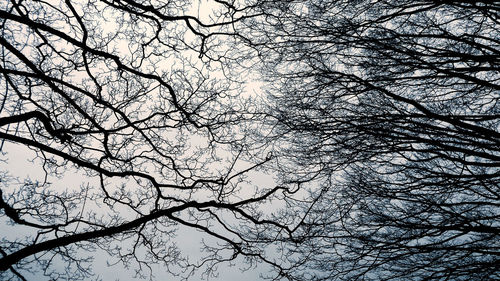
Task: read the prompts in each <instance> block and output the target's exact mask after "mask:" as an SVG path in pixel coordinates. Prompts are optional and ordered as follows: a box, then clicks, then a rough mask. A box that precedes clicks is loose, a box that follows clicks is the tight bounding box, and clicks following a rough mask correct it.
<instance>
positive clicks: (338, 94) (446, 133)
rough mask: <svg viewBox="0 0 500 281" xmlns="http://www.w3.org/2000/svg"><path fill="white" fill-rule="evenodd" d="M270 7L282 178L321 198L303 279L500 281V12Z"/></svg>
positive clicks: (384, 4) (307, 208)
mask: <svg viewBox="0 0 500 281" xmlns="http://www.w3.org/2000/svg"><path fill="white" fill-rule="evenodd" d="M260 8H261V11H262V12H263V13H266V18H265V20H263V21H260V22H257V21H255V22H252V23H250V24H249V26H248V27H247V28H249V29H256V30H257V31H255V32H256V33H257V35H256V36H255V39H254V41H253V42H252V44H253V46H254V48H255V49H256V51H257V52H258V54H259V56H260V57H261V58H262V60H263V62H264V71H265V72H264V74H265V75H266V76H265V77H266V78H267V80H268V81H269V87H268V88H267V89H268V92H269V93H270V95H271V97H270V98H269V110H268V112H269V115H270V117H269V118H268V124H269V126H270V127H271V130H273V132H274V134H273V135H272V137H273V139H274V142H277V143H278V144H281V146H282V147H286V149H282V150H280V152H278V153H280V154H281V156H280V158H281V162H280V164H281V167H280V169H281V170H282V172H281V173H282V174H281V177H282V179H283V182H288V183H290V184H294V185H299V186H304V185H306V183H307V182H310V186H312V187H311V190H312V191H311V194H310V195H309V196H308V198H309V200H308V201H307V203H304V202H301V201H296V198H290V199H289V204H290V206H291V207H290V210H292V213H293V212H295V214H297V212H300V210H302V213H303V214H304V215H305V218H304V221H303V222H302V224H301V227H299V229H301V231H302V234H298V235H299V237H300V238H301V239H302V241H303V243H299V244H293V243H291V244H290V245H289V246H288V247H286V246H285V248H287V249H284V251H289V255H287V256H289V257H291V258H290V259H289V260H288V262H289V263H290V264H291V265H292V266H291V268H292V270H291V271H293V272H294V273H295V277H296V280H490V279H496V278H499V277H500V276H499V275H498V274H499V273H498V272H499V267H498V264H499V254H500V252H499V246H500V244H499V243H498V241H499V234H500V229H499V227H500V225H499V218H500V217H499V216H500V208H499V203H500V201H499V199H500V193H499V192H500V190H499V184H500V170H499V167H500V131H499V128H500V114H499V113H500V107H499V106H498V103H499V101H500V95H499V90H500V85H499V80H500V73H499V70H500V69H499V65H500V64H499V62H500V61H499V59H500V49H499V47H500V41H499V39H500V33H499V32H498V30H499V29H498V27H499V19H500V17H499V16H500V6H498V3H493V2H489V1H485V2H481V1H479V2H477V1H474V2H467V1H456V2H446V3H444V2H440V1H418V2H416V1H375V2H374V1H270V2H266V3H263V4H261V6H260ZM275 146H276V145H275ZM276 155H278V154H276ZM280 158H278V159H280ZM294 170H299V171H301V172H300V173H294V172H293V171H294ZM293 175H297V176H296V177H294V176H293ZM318 186H320V187H321V188H319V187H318ZM292 253H293V254H292ZM283 264H285V265H286V264H287V262H284V263H283ZM293 265H295V266H293Z"/></svg>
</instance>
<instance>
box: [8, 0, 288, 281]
mask: <svg viewBox="0 0 500 281" xmlns="http://www.w3.org/2000/svg"><path fill="white" fill-rule="evenodd" d="M194 4H196V3H195V1H135V0H125V1H107V0H103V1H71V0H66V1H38V0H9V1H3V2H2V3H1V4H0V7H1V9H0V20H1V32H2V36H1V37H0V45H1V64H0V71H1V79H0V82H1V86H0V89H1V96H0V97H1V108H0V128H1V131H0V139H1V147H2V152H8V153H9V154H8V156H9V157H10V159H12V157H16V156H15V155H12V153H10V152H11V151H14V150H15V151H20V150H21V148H24V151H27V152H23V153H26V155H30V156H29V157H32V158H33V166H34V167H39V168H40V170H42V171H43V176H42V178H41V179H40V178H36V177H35V176H33V177H27V178H17V177H15V176H12V175H11V173H9V171H4V172H2V173H1V175H0V182H1V185H2V186H1V189H0V191H1V192H0V217H1V223H2V224H3V225H5V228H4V226H2V228H3V230H2V235H5V236H4V237H2V239H1V240H0V254H1V255H0V276H1V277H0V279H2V280H6V279H8V280H13V279H19V280H25V279H26V278H25V277H24V276H25V275H26V274H35V273H36V272H38V274H43V275H46V276H48V278H51V279H58V278H68V279H71V280H78V279H88V278H90V276H91V275H92V270H91V268H90V263H88V262H89V261H90V259H89V258H86V256H87V255H90V258H92V252H93V251H94V250H96V249H102V250H105V251H107V252H108V253H109V254H110V256H111V257H112V260H113V261H117V262H123V263H124V264H125V265H126V266H128V265H130V264H132V265H134V266H135V268H136V269H137V272H138V274H140V276H148V275H149V274H150V268H151V264H152V263H160V264H163V265H164V266H165V268H166V270H171V269H170V268H171V266H174V265H177V266H179V267H180V269H181V270H184V271H176V270H174V269H172V270H171V272H172V274H182V273H184V275H182V276H189V275H190V274H191V271H192V270H194V269H197V268H201V270H205V271H206V273H207V274H210V273H211V269H212V267H213V266H214V265H216V264H218V263H220V262H224V261H231V260H233V259H235V258H236V257H238V256H240V255H242V256H246V257H247V261H248V262H249V264H250V266H251V265H252V264H253V262H255V261H256V260H257V259H260V258H264V259H265V257H264V254H263V252H262V249H259V247H254V246H252V245H253V242H254V240H255V241H258V236H259V235H260V234H263V233H267V232H269V233H272V232H275V233H277V231H279V230H280V229H286V227H284V226H282V225H280V224H278V223H276V222H273V221H270V220H267V219H266V218H265V216H264V215H263V213H262V207H261V205H262V204H265V203H266V202H269V200H270V199H271V198H272V197H273V196H274V195H275V194H276V193H277V191H279V190H280V188H278V187H273V186H271V187H269V186H263V187H255V186H252V185H251V184H249V183H248V182H247V181H246V180H245V175H246V173H248V172H249V171H251V170H253V169H256V168H257V167H259V166H260V165H262V164H263V163H265V162H267V161H268V160H269V159H270V158H266V156H263V157H262V156H259V157H258V158H259V159H263V160H262V161H260V162H255V164H248V163H249V162H247V161H245V159H248V158H249V157H252V155H250V154H249V151H248V150H247V148H246V145H245V139H244V136H243V135H242V134H241V132H242V130H244V128H245V124H248V122H250V121H251V120H252V117H251V115H250V114H248V113H246V105H245V102H244V99H243V98H241V97H239V94H240V89H241V88H240V85H239V84H238V83H234V81H233V80H232V79H231V78H230V77H228V76H224V75H225V74H227V73H228V72H227V70H228V69H226V68H223V66H226V67H228V66H230V65H231V63H232V62H231V61H232V60H235V59H237V58H238V54H237V52H236V51H237V50H232V49H229V48H228V47H227V46H226V45H224V44H223V42H230V41H231V40H233V39H234V38H236V37H234V36H232V33H233V31H232V27H233V26H234V24H235V23H237V22H239V21H241V20H242V19H244V18H245V17H247V16H249V15H248V14H246V15H241V16H238V15H237V14H236V13H235V11H234V7H233V6H232V5H230V4H229V3H225V2H223V1H215V2H214V3H213V6H212V8H211V9H210V10H204V11H203V13H204V14H203V13H201V12H199V11H198V13H197V10H196V9H195V8H193V7H195V6H196V5H194ZM232 38H233V39H232ZM19 157H23V155H19ZM27 157H28V156H27ZM2 160H3V161H6V163H9V161H10V160H8V159H4V158H2ZM11 169H22V168H21V167H11ZM11 172H13V171H12V170H11ZM33 173H35V172H34V171H33ZM279 193H281V192H279ZM7 225H8V226H7ZM178 227H186V228H188V229H191V230H192V231H199V232H201V233H204V235H205V236H207V237H211V238H213V239H215V241H216V242H217V243H212V244H210V243H207V245H206V247H205V249H204V250H206V256H204V257H203V258H202V259H201V260H200V261H198V262H196V261H195V262H191V261H190V260H188V259H187V258H186V257H184V256H183V255H182V253H181V252H179V250H178V248H177V247H176V245H175V244H174V243H173V242H172V240H171V239H172V237H174V235H175V229H176V228H178ZM7 231H13V232H17V235H15V237H14V238H12V236H11V235H6V232H7ZM256 237H257V238H256ZM269 262H270V263H272V261H269ZM61 264H62V266H61ZM61 268H62V269H61Z"/></svg>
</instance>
